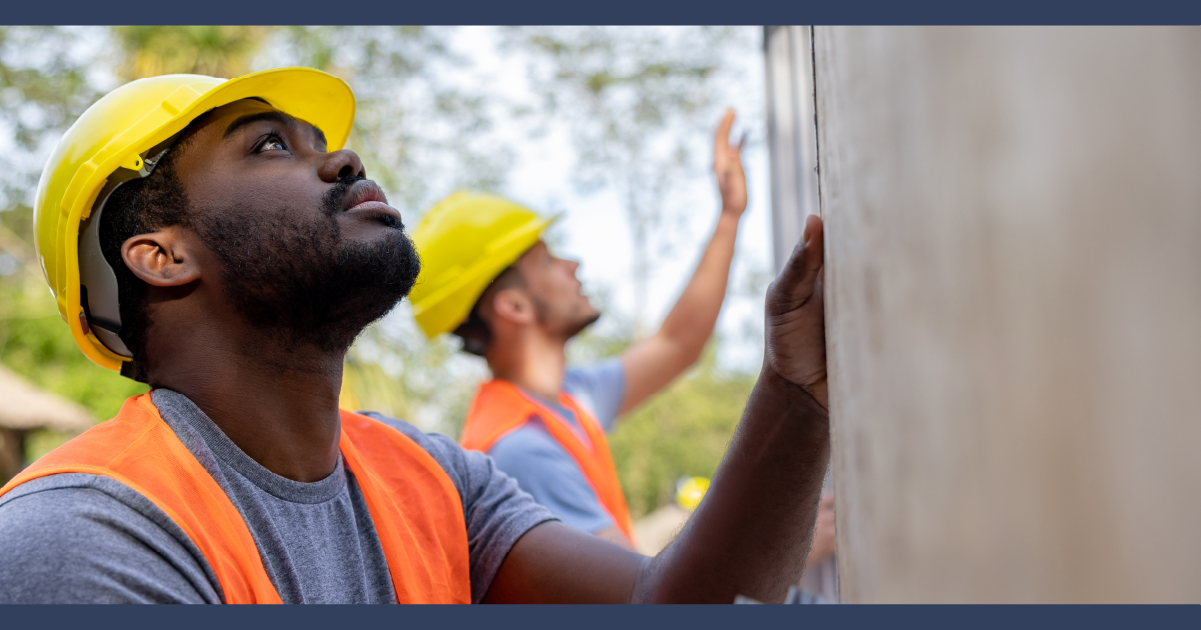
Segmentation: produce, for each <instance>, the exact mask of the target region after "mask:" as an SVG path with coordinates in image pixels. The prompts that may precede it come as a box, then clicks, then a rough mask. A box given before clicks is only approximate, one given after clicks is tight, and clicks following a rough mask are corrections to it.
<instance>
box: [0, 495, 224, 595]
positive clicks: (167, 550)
mask: <svg viewBox="0 0 1201 630" xmlns="http://www.w3.org/2000/svg"><path fill="white" fill-rule="evenodd" d="M219 589H220V586H219V585H218V583H217V580H216V577H215V575H214V574H213V573H212V570H211V569H210V568H209V567H208V565H207V563H206V562H205V561H204V559H203V555H202V554H201V553H200V551H199V550H198V549H197V548H196V547H195V546H194V545H193V544H192V542H191V540H190V539H188V538H187V535H186V534H184V532H183V530H181V529H179V527H178V526H177V525H175V524H174V523H173V522H171V520H170V518H169V517H167V515H166V514H164V513H163V512H162V511H161V510H159V509H158V507H156V506H155V505H154V504H153V503H151V502H150V501H149V500H148V499H146V498H145V497H143V496H142V495H141V494H138V493H137V492H136V491H134V490H133V489H131V488H129V487H128V486H125V485H123V484H121V483H120V482H118V481H116V480H113V479H110V478H107V477H100V476H96V475H86V474H60V475H51V476H47V477H42V478H39V479H34V480H32V481H29V482H26V483H24V484H22V485H21V486H18V487H17V488H15V489H13V490H12V491H10V492H9V493H8V494H6V495H4V497H3V498H2V499H0V603H3V604H18V603H20V604H35V603H37V604H52V603H130V604H132V603H197V604H200V603H221V601H222V597H221V594H220V590H219Z"/></svg>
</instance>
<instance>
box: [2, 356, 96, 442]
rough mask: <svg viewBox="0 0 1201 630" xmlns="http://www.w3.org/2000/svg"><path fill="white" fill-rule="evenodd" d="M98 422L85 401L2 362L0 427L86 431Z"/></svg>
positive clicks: (25, 429) (20, 429)
mask: <svg viewBox="0 0 1201 630" xmlns="http://www.w3.org/2000/svg"><path fill="white" fill-rule="evenodd" d="M93 424H95V421H94V420H93V419H92V415H91V414H90V413H88V410H87V409H84V408H83V406H82V405H80V404H78V403H75V402H72V401H70V400H67V399H65V398H63V397H61V396H58V395H56V394H51V393H50V392H47V391H44V390H42V389H39V388H38V387H37V386H36V385H34V384H33V383H30V382H29V381H27V380H25V379H23V378H21V377H20V376H17V375H16V374H13V373H12V372H11V371H9V369H8V368H6V367H4V366H2V365H0V429H12V430H15V431H21V432H25V431H33V430H35V429H42V428H45V429H55V430H58V431H65V432H67V433H74V434H78V433H83V432H84V431H87V430H88V429H89V428H91V426H92V425H93Z"/></svg>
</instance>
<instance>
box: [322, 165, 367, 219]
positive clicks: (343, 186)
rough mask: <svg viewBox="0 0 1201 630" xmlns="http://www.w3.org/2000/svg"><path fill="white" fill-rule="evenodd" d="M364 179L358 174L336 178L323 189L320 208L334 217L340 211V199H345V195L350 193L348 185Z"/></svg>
mask: <svg viewBox="0 0 1201 630" xmlns="http://www.w3.org/2000/svg"><path fill="white" fill-rule="evenodd" d="M364 179H366V178H365V177H359V176H358V175H351V176H350V177H344V178H342V179H339V180H338V183H336V184H334V185H333V187H332V188H330V189H329V190H327V191H325V195H323V196H322V197H321V210H322V211H323V212H325V214H327V215H329V216H331V217H335V216H338V214H339V213H340V212H341V211H342V201H343V200H344V199H346V195H348V194H349V193H350V187H351V186H354V185H355V184H357V183H359V182H361V181H363V180H364Z"/></svg>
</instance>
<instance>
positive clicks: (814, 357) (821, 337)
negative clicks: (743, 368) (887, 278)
mask: <svg viewBox="0 0 1201 630" xmlns="http://www.w3.org/2000/svg"><path fill="white" fill-rule="evenodd" d="M804 243H805V244H804V246H798V247H797V249H796V250H795V251H794V252H793V255H792V258H791V259H790V260H789V262H788V264H787V266H786V267H785V269H784V271H782V272H781V273H780V277H779V278H777V279H776V281H775V282H774V283H773V284H772V287H771V289H769V291H768V300H767V351H766V353H765V356H764V362H763V370H762V373H761V374H760V377H759V381H758V382H757V383H756V384H755V389H754V391H752V393H751V396H750V398H749V399H748V400H747V406H746V410H745V411H744V412H743V415H742V421H741V422H740V423H739V425H738V430H737V431H736V433H735V435H734V439H733V440H732V441H731V443H730V448H729V451H727V453H726V457H725V459H724V460H723V461H722V463H721V466H720V467H719V468H718V470H717V474H716V475H715V476H714V479H713V483H712V485H711V486H710V488H709V491H708V492H707V493H706V495H705V499H704V501H702V502H701V505H700V507H698V508H697V513H696V514H695V515H694V516H693V517H692V519H691V520H689V522H688V525H687V526H685V528H684V531H683V532H681V533H680V536H679V537H678V538H677V539H676V540H675V542H673V543H672V544H671V545H669V546H668V547H667V549H665V550H663V552H662V553H660V554H659V555H658V556H656V557H654V558H645V557H643V556H639V555H638V554H635V553H631V552H629V551H625V550H622V549H619V548H617V547H615V546H613V545H611V544H610V543H607V542H605V541H603V540H601V539H599V538H597V537H595V536H590V535H588V534H585V533H583V532H579V531H576V530H573V529H571V528H569V527H567V526H565V525H561V524H559V523H547V524H545V525H541V526H539V527H536V528H534V529H532V530H530V531H529V532H528V533H527V534H526V535H525V536H524V537H522V538H521V540H519V541H518V542H517V544H516V545H514V546H513V549H512V551H510V552H509V556H508V557H507V558H506V559H505V562H504V564H503V565H501V568H500V571H499V572H498V573H497V576H496V579H495V580H494V581H493V584H492V587H491V589H490V590H489V591H488V594H487V596H486V597H485V600H484V601H486V602H514V603H517V602H524V603H564V602H581V603H582V602H613V603H618V602H681V603H685V602H712V603H731V602H733V601H734V597H735V595H747V596H749V597H753V598H755V599H758V600H760V601H766V602H780V601H783V599H784V596H785V593H786V592H787V590H788V587H789V585H791V584H794V583H796V582H797V581H798V580H799V579H800V576H801V572H802V571H803V569H804V564H805V558H806V556H807V555H808V552H809V545H810V541H811V540H812V537H813V527H814V521H815V520H816V518H817V512H818V499H819V497H820V496H821V487H822V480H823V478H824V476H825V472H826V464H827V462H828V460H829V455H830V441H829V423H828V413H827V411H826V410H827V408H828V403H827V394H826V357H825V324H824V306H823V302H822V283H821V276H820V273H819V271H820V268H821V262H822V249H823V246H822V245H823V243H822V230H821V220H820V219H818V218H817V217H810V218H809V220H808V222H807V223H806V226H805V239H804Z"/></svg>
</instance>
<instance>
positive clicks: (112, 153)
mask: <svg viewBox="0 0 1201 630" xmlns="http://www.w3.org/2000/svg"><path fill="white" fill-rule="evenodd" d="M251 97H257V98H260V99H262V100H264V101H266V102H267V103H269V104H270V105H271V106H272V107H274V108H276V109H278V110H280V111H282V112H284V113H286V114H289V115H291V116H294V117H296V118H299V119H301V120H304V121H307V122H309V123H311V124H313V125H315V126H316V127H317V128H319V129H321V130H322V131H323V132H324V133H325V137H326V140H327V142H328V146H329V150H330V151H336V150H338V149H341V148H342V146H343V145H344V144H345V143H346V138H347V136H349V135H350V127H351V125H352V123H353V122H354V107H355V101H354V93H353V92H351V90H350V86H348V85H346V83H345V82H344V81H342V80H341V79H339V78H337V77H334V76H332V75H329V74H326V73H324V72H321V71H318V70H313V69H311V68H279V69H276V70H265V71H263V72H255V73H253V74H248V75H246V76H243V77H239V78H236V79H229V80H225V79H218V78H214V77H206V76H200V75H195V74H172V75H166V76H160V77H153V78H149V79H139V80H137V81H132V82H130V83H127V84H125V85H123V86H121V87H119V88H117V89H116V90H113V91H112V92H109V93H108V94H107V95H105V96H104V97H103V98H101V99H100V100H98V101H96V102H95V103H94V104H92V106H91V107H89V108H88V109H87V111H85V112H84V113H83V115H82V116H80V117H79V120H77V121H75V124H73V125H71V128H70V129H68V130H67V133H66V134H65V135H63V137H62V139H61V140H59V142H58V146H57V147H56V148H55V149H54V153H53V154H52V155H51V156H50V160H49V161H48V162H47V163H46V168H45V169H44V170H43V171H42V178H41V180H40V181H39V182H38V190H37V197H36V199H35V201H34V206H33V224H34V232H35V234H36V240H35V245H36V248H37V254H38V259H39V261H40V262H41V265H42V273H43V274H45V276H46V282H47V283H48V284H49V285H50V292H51V293H52V294H53V295H54V297H55V299H56V300H57V301H58V312H59V314H60V315H62V318H63V320H65V321H66V322H67V325H68V326H70V327H71V335H72V336H73V337H74V338H75V343H76V344H77V345H78V346H79V348H80V349H81V350H83V353H84V354H86V355H87V356H88V358H90V359H91V360H93V361H95V362H96V363H99V364H100V365H102V366H104V367H106V368H109V369H113V370H119V369H120V368H121V364H122V362H123V361H128V360H130V358H131V357H130V353H129V350H128V349H127V348H126V347H125V344H124V343H122V342H121V338H120V337H119V336H118V335H117V332H118V331H119V330H120V322H121V315H120V310H119V308H118V305H117V283H116V276H115V275H114V273H113V271H112V269H111V268H110V267H109V266H108V263H107V262H106V261H105V260H104V256H103V254H102V253H101V251H100V244H99V229H98V228H99V223H100V220H99V219H100V214H101V212H102V211H103V207H104V202H105V201H106V200H107V198H108V195H109V194H111V193H112V191H113V189H115V188H116V187H117V186H118V185H119V184H121V183H123V182H125V181H129V180H131V179H135V178H137V177H146V176H147V175H149V174H150V172H151V171H152V170H153V169H154V166H155V165H156V164H157V163H158V161H159V159H160V158H161V157H162V156H163V154H164V153H165V152H166V150H167V149H168V148H169V147H170V146H171V142H172V141H173V139H174V137H175V136H176V135H177V134H178V133H179V132H180V131H182V130H183V129H184V127H186V126H187V125H188V123H190V122H192V121H193V120H195V119H196V118H198V117H200V116H201V115H203V114H204V113H205V112H207V111H209V110H211V109H213V108H216V107H220V106H222V105H226V104H229V103H232V102H234V101H238V100H241V99H245V98H251ZM89 218H90V220H89ZM82 296H86V298H83V299H81V297H82ZM85 305H86V306H87V312H86V314H85ZM85 319H86V322H85Z"/></svg>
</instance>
